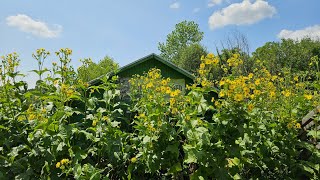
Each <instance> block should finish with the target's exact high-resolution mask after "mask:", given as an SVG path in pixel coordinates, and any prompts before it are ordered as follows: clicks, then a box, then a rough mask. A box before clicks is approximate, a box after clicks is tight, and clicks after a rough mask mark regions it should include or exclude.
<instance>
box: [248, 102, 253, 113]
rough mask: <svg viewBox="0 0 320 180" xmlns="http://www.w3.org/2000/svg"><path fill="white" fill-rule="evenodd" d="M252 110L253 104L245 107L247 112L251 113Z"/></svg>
mask: <svg viewBox="0 0 320 180" xmlns="http://www.w3.org/2000/svg"><path fill="white" fill-rule="evenodd" d="M253 108H254V106H253V104H249V105H248V107H247V109H248V111H249V112H251V111H252V109H253Z"/></svg>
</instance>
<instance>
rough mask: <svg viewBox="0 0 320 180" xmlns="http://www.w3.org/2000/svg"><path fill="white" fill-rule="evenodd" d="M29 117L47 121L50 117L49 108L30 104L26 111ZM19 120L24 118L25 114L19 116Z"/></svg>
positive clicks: (29, 118)
mask: <svg viewBox="0 0 320 180" xmlns="http://www.w3.org/2000/svg"><path fill="white" fill-rule="evenodd" d="M26 115H27V118H28V120H29V121H31V120H38V121H44V122H46V121H47V120H48V119H47V118H46V117H47V110H46V109H45V108H41V109H37V108H36V107H34V105H33V104H30V105H29V108H28V109H27V112H26ZM19 120H24V118H23V116H19Z"/></svg>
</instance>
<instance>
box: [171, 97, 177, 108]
mask: <svg viewBox="0 0 320 180" xmlns="http://www.w3.org/2000/svg"><path fill="white" fill-rule="evenodd" d="M175 103H176V99H174V98H170V106H173V105H174V104H175Z"/></svg>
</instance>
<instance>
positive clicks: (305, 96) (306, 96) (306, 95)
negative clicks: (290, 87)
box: [303, 94, 312, 100]
mask: <svg viewBox="0 0 320 180" xmlns="http://www.w3.org/2000/svg"><path fill="white" fill-rule="evenodd" d="M303 97H304V98H306V99H307V100H311V99H312V95H310V94H305V95H303Z"/></svg>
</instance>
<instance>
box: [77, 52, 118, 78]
mask: <svg viewBox="0 0 320 180" xmlns="http://www.w3.org/2000/svg"><path fill="white" fill-rule="evenodd" d="M82 62H83V65H82V66H80V67H79V69H78V78H79V79H81V80H82V81H84V82H87V81H90V80H92V79H95V78H97V77H99V76H102V75H104V74H107V73H109V72H112V71H115V70H117V69H118V68H119V65H118V63H116V62H115V61H114V60H113V59H112V58H111V57H109V56H105V57H104V58H103V59H101V60H100V61H99V62H98V63H97V64H96V63H94V62H92V61H91V59H85V60H82Z"/></svg>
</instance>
